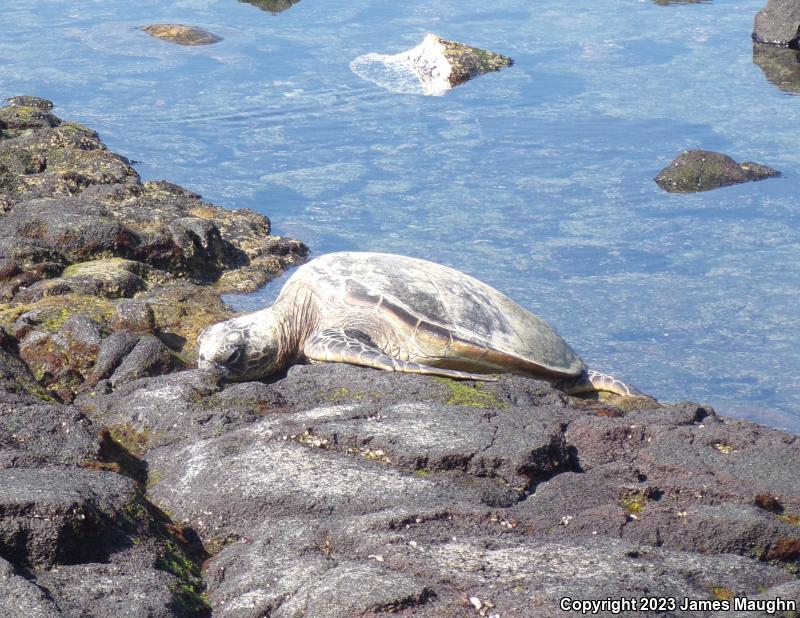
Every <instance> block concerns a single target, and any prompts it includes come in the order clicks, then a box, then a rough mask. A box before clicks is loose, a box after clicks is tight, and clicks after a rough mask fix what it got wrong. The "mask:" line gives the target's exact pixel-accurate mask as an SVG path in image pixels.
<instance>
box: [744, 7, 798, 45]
mask: <svg viewBox="0 0 800 618" xmlns="http://www.w3.org/2000/svg"><path fill="white" fill-rule="evenodd" d="M799 36H800V2H798V0H769V1H768V2H767V5H766V6H765V7H764V8H763V9H761V10H760V11H759V12H758V13H757V14H756V18H755V21H754V23H753V39H754V40H755V41H757V42H758V43H766V44H769V45H778V46H780V47H797V43H798V37H799Z"/></svg>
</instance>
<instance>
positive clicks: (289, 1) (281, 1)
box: [239, 0, 300, 15]
mask: <svg viewBox="0 0 800 618" xmlns="http://www.w3.org/2000/svg"><path fill="white" fill-rule="evenodd" d="M239 2H246V3H247V4H252V5H253V6H257V7H258V8H260V9H261V10H262V11H269V12H270V13H272V14H273V15H277V14H278V13H282V12H283V11H285V10H286V9H290V8H292V7H293V6H294V5H295V4H297V3H298V2H300V0H239Z"/></svg>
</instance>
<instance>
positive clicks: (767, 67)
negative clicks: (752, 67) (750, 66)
mask: <svg viewBox="0 0 800 618" xmlns="http://www.w3.org/2000/svg"><path fill="white" fill-rule="evenodd" d="M753 63H755V64H756V65H757V66H758V68H760V69H761V70H762V71H763V72H764V76H765V77H766V78H767V79H768V80H769V81H770V82H772V83H773V84H774V85H775V86H777V87H778V88H780V89H781V90H783V91H784V92H789V93H791V94H799V93H800V51H798V50H796V49H789V48H785V47H774V46H772V45H762V44H760V43H753Z"/></svg>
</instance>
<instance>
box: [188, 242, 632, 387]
mask: <svg viewBox="0 0 800 618" xmlns="http://www.w3.org/2000/svg"><path fill="white" fill-rule="evenodd" d="M304 359H307V360H310V361H329V362H340V363H351V364H354V365H364V366H367V367H375V368H378V369H386V370H389V371H406V372H410V373H421V374H427V375H437V376H446V377H448V378H456V379H471V380H494V379H496V378H494V377H492V376H490V375H487V374H492V373H505V372H509V373H516V374H522V375H530V376H535V377H539V378H546V379H549V380H551V381H552V382H553V383H554V384H555V385H556V386H557V387H559V388H561V389H562V390H564V391H565V392H568V393H570V394H575V393H581V392H594V391H610V392H612V393H616V394H618V395H623V396H641V395H642V393H640V392H639V391H638V390H636V389H635V388H633V387H632V386H630V385H628V384H625V383H624V382H621V381H620V380H617V379H616V378H614V377H612V376H609V375H606V374H602V373H599V372H596V371H592V370H589V369H587V367H586V365H585V364H584V363H583V361H582V360H581V359H580V358H579V357H578V355H577V354H576V353H575V352H574V351H573V350H572V348H571V347H570V346H569V345H568V344H567V342H566V341H564V340H563V339H562V338H561V337H560V336H559V335H558V334H557V333H556V332H555V330H553V328H552V327H550V325H548V324H547V323H546V322H545V321H544V320H542V319H541V318H539V317H537V316H535V315H533V314H532V313H531V312H530V311H527V310H526V309H523V308H522V307H520V306H519V305H518V304H517V303H515V302H514V301H512V300H511V299H509V298H507V297H506V296H504V295H503V294H501V293H500V292H498V291H497V290H495V289H494V288H491V287H489V286H488V285H486V284H485V283H482V282H480V281H478V280H477V279H474V278H472V277H470V276H469V275H465V274H464V273H461V272H459V271H457V270H453V269H452V268H448V267H446V266H442V265H440V264H435V263H433V262H428V261H425V260H419V259H415V258H410V257H404V256H400V255H391V254H386V253H357V252H345V253H330V254H328V255H324V256H322V257H319V258H316V259H314V260H312V261H310V262H308V263H307V264H305V265H303V266H301V267H300V268H299V269H298V270H297V272H295V273H294V275H292V277H291V278H290V279H289V280H288V281H287V282H286V284H285V285H284V287H283V289H282V290H281V293H280V295H279V296H278V299H277V300H276V301H275V303H274V304H273V305H272V306H271V307H269V308H267V309H263V310H261V311H256V312H254V313H250V314H247V315H243V316H240V317H237V318H233V319H231V320H228V321H226V322H221V323H219V324H214V325H213V326H210V327H208V328H207V329H205V330H204V331H203V332H202V333H200V337H199V362H198V365H199V367H200V368H201V369H208V370H215V371H219V372H221V373H222V375H223V376H224V377H225V378H227V379H231V380H248V379H258V378H262V377H265V376H267V375H270V374H272V373H274V372H276V371H279V370H281V369H283V368H285V367H287V366H289V365H292V364H293V363H296V362H300V361H302V360H304Z"/></svg>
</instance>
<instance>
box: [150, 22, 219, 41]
mask: <svg viewBox="0 0 800 618" xmlns="http://www.w3.org/2000/svg"><path fill="white" fill-rule="evenodd" d="M142 30H144V31H145V32H146V33H147V34H149V35H150V36H153V37H155V38H157V39H161V40H162V41H170V42H172V43H177V44H178V45H189V46H194V45H213V44H214V43H219V42H220V41H221V40H222V37H219V36H217V35H216V34H213V33H211V32H208V31H207V30H203V29H201V28H195V27H194V26H184V25H183V24H150V25H149V26H144V27H143V28H142Z"/></svg>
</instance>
